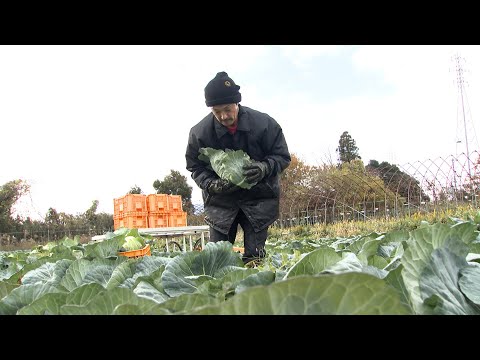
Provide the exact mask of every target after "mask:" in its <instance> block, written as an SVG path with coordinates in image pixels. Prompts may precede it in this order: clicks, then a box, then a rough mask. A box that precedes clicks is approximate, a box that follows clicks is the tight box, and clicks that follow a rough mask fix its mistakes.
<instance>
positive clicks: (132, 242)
mask: <svg viewBox="0 0 480 360" xmlns="http://www.w3.org/2000/svg"><path fill="white" fill-rule="evenodd" d="M123 248H124V249H125V250H126V251H132V250H140V249H142V248H143V244H142V243H141V242H140V240H139V239H137V238H136V237H135V236H125V242H124V243H123Z"/></svg>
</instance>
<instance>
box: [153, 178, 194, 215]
mask: <svg viewBox="0 0 480 360" xmlns="http://www.w3.org/2000/svg"><path fill="white" fill-rule="evenodd" d="M153 188H154V189H155V191H156V193H157V194H168V195H181V196H182V207H183V211H186V212H187V213H188V214H193V204H192V190H193V189H192V187H191V186H190V185H188V183H187V177H186V176H183V175H182V174H180V172H178V171H176V170H170V175H167V176H165V178H164V179H163V181H160V180H158V179H157V180H155V181H154V182H153Z"/></svg>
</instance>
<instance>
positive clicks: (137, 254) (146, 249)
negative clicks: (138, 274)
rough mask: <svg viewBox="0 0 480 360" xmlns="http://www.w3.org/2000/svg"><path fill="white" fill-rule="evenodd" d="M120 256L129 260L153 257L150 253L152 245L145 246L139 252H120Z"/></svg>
mask: <svg viewBox="0 0 480 360" xmlns="http://www.w3.org/2000/svg"><path fill="white" fill-rule="evenodd" d="M118 255H121V256H126V257H129V258H138V257H142V256H145V255H146V256H151V255H152V253H151V252H150V244H147V245H145V247H143V248H142V249H138V250H130V251H119V252H118Z"/></svg>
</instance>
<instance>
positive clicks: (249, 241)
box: [210, 210, 268, 261]
mask: <svg viewBox="0 0 480 360" xmlns="http://www.w3.org/2000/svg"><path fill="white" fill-rule="evenodd" d="M239 224H240V226H241V227H242V229H243V243H244V248H245V252H244V254H243V260H244V261H248V260H251V259H254V258H258V257H265V254H266V252H265V241H266V240H267V235H268V228H266V229H264V230H262V231H260V232H257V233H256V232H255V231H254V230H253V227H252V225H251V224H250V221H248V219H247V217H246V216H245V214H244V213H243V211H242V210H240V211H239V212H238V214H237V216H236V218H235V220H234V221H233V224H232V226H231V227H230V230H229V231H228V234H223V233H221V232H220V231H218V230H215V229H214V228H212V227H211V226H210V241H212V242H217V241H229V242H231V243H232V244H233V243H234V242H235V237H236V236H237V228H238V225H239Z"/></svg>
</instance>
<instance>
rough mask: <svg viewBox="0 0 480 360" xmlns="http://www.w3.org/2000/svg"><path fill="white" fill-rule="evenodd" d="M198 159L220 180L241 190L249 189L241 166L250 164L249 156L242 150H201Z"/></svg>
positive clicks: (250, 185) (249, 186) (249, 185)
mask: <svg viewBox="0 0 480 360" xmlns="http://www.w3.org/2000/svg"><path fill="white" fill-rule="evenodd" d="M198 158H199V159H200V160H202V161H204V162H206V163H208V164H210V166H211V167H212V169H213V171H215V173H216V174H217V175H218V176H219V177H220V178H222V179H225V180H228V181H230V182H231V183H233V184H235V185H237V186H239V187H241V188H243V189H250V188H251V187H252V186H254V185H255V183H254V184H250V183H248V182H247V181H246V178H245V176H243V166H245V165H247V164H251V163H252V159H250V156H248V154H247V153H246V152H244V151H243V150H231V149H226V150H225V151H223V150H221V149H218V150H217V149H213V148H210V147H206V148H201V149H200V155H198Z"/></svg>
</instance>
